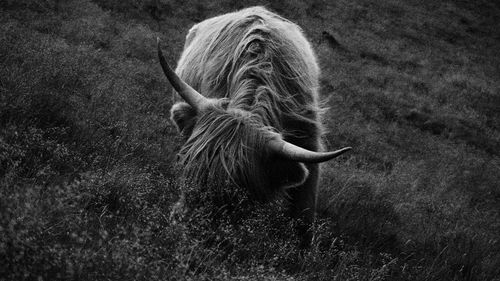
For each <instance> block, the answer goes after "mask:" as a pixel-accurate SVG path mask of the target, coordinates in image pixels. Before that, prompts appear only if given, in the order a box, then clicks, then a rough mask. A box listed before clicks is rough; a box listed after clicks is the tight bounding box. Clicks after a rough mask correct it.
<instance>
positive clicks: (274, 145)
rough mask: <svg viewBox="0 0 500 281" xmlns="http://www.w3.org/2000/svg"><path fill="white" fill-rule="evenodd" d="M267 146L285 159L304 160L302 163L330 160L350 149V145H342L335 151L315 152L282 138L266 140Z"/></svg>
mask: <svg viewBox="0 0 500 281" xmlns="http://www.w3.org/2000/svg"><path fill="white" fill-rule="evenodd" d="M267 145H268V148H269V149H270V150H271V151H273V152H275V153H276V154H278V155H280V156H282V157H283V158H285V159H288V160H292V161H297V162H304V163H320V162H325V161H328V160H331V159H333V158H335V157H338V156H340V155H341V154H343V153H344V152H347V151H349V150H351V149H352V147H344V148H342V149H339V150H336V151H329V152H316V151H311V150H307V149H304V148H302V147H299V146H296V145H294V144H291V143H289V142H286V141H284V140H281V139H280V140H271V141H269V142H268V144H267Z"/></svg>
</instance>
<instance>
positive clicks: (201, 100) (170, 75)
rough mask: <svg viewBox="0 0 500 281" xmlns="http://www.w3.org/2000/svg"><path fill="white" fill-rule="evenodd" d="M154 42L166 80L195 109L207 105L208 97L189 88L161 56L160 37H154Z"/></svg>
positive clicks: (200, 109)
mask: <svg viewBox="0 0 500 281" xmlns="http://www.w3.org/2000/svg"><path fill="white" fill-rule="evenodd" d="M156 42H157V45H158V58H159V59H160V65H161V68H162V69H163V73H165V76H167V79H168V81H170V84H172V87H174V89H175V90H176V91H177V92H178V93H179V95H180V96H181V97H182V98H183V99H184V100H185V101H186V102H187V103H188V104H189V105H191V106H192V107H193V108H194V109H196V111H202V110H203V108H205V107H206V106H207V105H208V103H209V102H208V99H207V98H206V97H204V96H203V95H202V94H200V93H198V92H197V91H196V90H195V89H193V88H191V86H189V85H188V84H187V83H186V82H184V81H183V80H182V79H181V78H180V77H179V76H177V74H176V73H175V72H174V71H173V70H172V68H171V67H170V65H168V63H167V60H166V59H165V57H164V56H163V53H162V51H161V47H160V37H156Z"/></svg>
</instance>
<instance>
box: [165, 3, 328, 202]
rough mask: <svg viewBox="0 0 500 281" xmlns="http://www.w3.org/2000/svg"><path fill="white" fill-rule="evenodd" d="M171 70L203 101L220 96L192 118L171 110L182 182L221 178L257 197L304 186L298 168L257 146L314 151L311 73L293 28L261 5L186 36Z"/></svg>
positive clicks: (312, 61)
mask: <svg viewBox="0 0 500 281" xmlns="http://www.w3.org/2000/svg"><path fill="white" fill-rule="evenodd" d="M176 72H177V73H178V74H179V76H180V77H181V78H182V79H183V80H185V81H186V82H187V83H188V84H190V85H191V86H192V87H193V88H195V89H196V90H198V91H199V92H200V93H202V94H204V95H205V96H208V97H210V98H217V99H221V98H223V100H221V102H219V104H216V105H214V106H213V107H212V108H210V109H208V110H207V112H202V113H200V114H199V116H194V115H193V114H192V112H193V111H192V110H191V111H190V109H189V108H187V107H189V106H188V105H187V104H184V103H178V104H177V105H176V106H174V108H173V109H172V119H173V120H174V121H175V122H176V123H177V124H178V127H179V130H181V131H182V132H183V134H185V135H186V136H187V137H188V139H187V141H186V143H185V144H184V146H183V148H182V149H181V151H180V156H181V164H182V165H183V167H184V171H185V176H186V177H188V178H190V179H194V180H195V181H198V182H200V183H205V182H207V181H209V182H213V181H219V180H221V179H222V180H223V179H229V180H231V181H232V182H233V183H235V184H237V185H240V186H243V187H245V188H247V190H249V192H250V193H251V194H252V195H253V196H254V197H256V198H259V199H269V198H273V197H274V195H276V193H280V191H282V190H283V189H286V188H290V187H294V186H300V185H302V184H304V182H305V181H306V179H307V178H308V169H306V166H305V165H304V164H302V163H295V162H290V161H284V160H281V159H279V158H276V157H275V156H274V155H272V154H270V153H269V151H267V150H266V145H265V144H266V143H267V142H268V141H269V139H271V138H283V139H285V140H287V141H290V142H292V143H295V144H297V145H300V146H302V147H305V148H307V149H311V150H318V149H319V148H320V141H319V139H320V135H321V131H322V127H321V122H320V117H319V115H320V113H321V108H320V107H319V105H318V100H317V99H318V94H317V86H318V85H317V83H318V75H319V69H318V66H317V63H316V58H315V56H314V54H313V52H312V49H311V47H310V45H309V43H308V42H307V40H306V39H305V37H304V36H303V35H302V32H301V30H300V28H299V27H298V26H297V25H295V24H293V23H291V22H289V21H288V20H286V19H284V18H282V17H280V16H278V15H276V14H273V13H271V12H269V11H267V10H266V9H264V8H261V7H254V8H249V9H245V10H242V11H239V12H236V13H232V14H226V15H222V16H219V17H215V18H212V19H208V20H206V21H203V22H201V23H199V24H197V25H195V26H194V27H193V28H192V29H191V30H190V32H189V34H188V36H187V38H186V45H185V48H184V52H183V55H182V57H181V59H180V61H179V63H178V67H177V70H176ZM189 112H191V114H188V113H189ZM185 124H190V125H189V126H186V125H185ZM311 167H312V168H314V169H317V168H318V166H317V164H314V165H308V168H309V169H310V168H311ZM315 174H316V175H317V172H316V173H315ZM312 182H316V181H312ZM304 188H312V189H314V190H315V188H316V187H315V186H314V187H304Z"/></svg>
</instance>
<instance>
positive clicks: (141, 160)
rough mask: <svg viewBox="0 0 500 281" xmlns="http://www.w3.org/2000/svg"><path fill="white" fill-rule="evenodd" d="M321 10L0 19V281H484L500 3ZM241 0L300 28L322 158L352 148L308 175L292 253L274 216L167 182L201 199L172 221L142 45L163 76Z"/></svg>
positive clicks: (108, 4) (340, 4)
mask: <svg viewBox="0 0 500 281" xmlns="http://www.w3.org/2000/svg"><path fill="white" fill-rule="evenodd" d="M330 2H331V1H312V2H308V3H302V2H299V1H291V0H290V1H285V3H277V2H276V3H275V2H271V1H269V2H267V1H263V2H259V1H250V3H245V5H243V4H238V3H232V2H231V1H218V2H216V3H205V2H204V1H196V0H193V1H184V2H182V3H181V2H180V1H165V0H156V1H154V0H149V1H148V0H142V1H117V0H116V1H101V0H96V1H28V0H22V1H10V0H8V1H6V2H3V3H2V4H0V8H1V17H0V30H1V32H0V176H1V182H0V264H2V266H1V267H0V279H1V278H5V279H7V280H21V279H37V278H38V279H40V278H42V279H64V280H67V279H83V280H88V279H126V280H127V279H148V280H157V279H159V280H165V279H167V280H179V279H188V280H189V279H191V280H204V279H206V280H213V279H216V280H233V279H234V280H255V279H262V280H332V279H334V278H338V279H339V280H342V279H346V280H368V279H369V280H401V279H408V280H491V279H495V278H498V276H500V245H499V243H500V241H499V240H498V233H500V214H499V212H500V208H499V206H500V188H499V183H500V161H499V157H500V156H499V151H500V36H499V35H498V34H499V33H498V30H499V28H500V6H499V5H498V4H495V3H494V1H491V2H490V1H474V2H472V1H470V2H468V1H444V2H435V1H410V0H407V1H383V3H380V1H361V0H359V1H335V2H332V3H330ZM256 4H260V5H265V6H267V7H269V8H270V9H272V10H274V11H276V12H278V13H280V14H282V15H283V16H285V17H286V18H289V19H291V20H293V21H295V22H297V23H298V24H299V25H300V26H302V27H303V29H304V31H305V33H306V34H307V35H308V37H309V39H310V40H311V41H312V42H313V45H314V47H315V49H316V50H317V53H318V57H319V59H320V63H321V66H322V70H323V77H322V95H323V97H324V98H325V103H326V105H327V106H328V107H329V111H328V112H326V113H325V115H324V121H325V125H326V127H327V133H326V135H325V143H326V144H327V146H328V147H331V148H335V147H340V146H344V145H351V146H353V147H354V148H355V150H354V151H353V153H351V154H350V155H348V156H346V157H343V158H342V159H339V160H338V161H336V162H331V163H328V164H327V165H325V166H324V176H323V183H322V186H321V193H320V208H319V215H320V220H319V222H318V226H317V229H316V237H315V242H314V246H313V247H312V249H311V250H310V251H308V252H306V253H300V251H299V250H298V249H297V248H296V246H295V245H296V241H295V240H296V237H294V236H293V235H291V234H290V231H289V230H290V229H291V227H292V226H291V225H290V222H289V221H288V220H287V219H286V218H284V217H283V216H282V215H281V214H283V211H282V210H281V208H282V207H281V206H279V205H272V206H260V205H254V204H247V203H245V204H243V203H241V202H240V201H237V202H239V203H238V204H236V203H235V206H233V212H231V213H222V214H221V213H218V212H217V211H215V210H216V208H215V207H214V206H212V205H211V203H210V202H212V201H211V198H206V197H204V196H207V195H203V194H199V191H198V190H196V189H191V188H190V187H182V188H183V189H186V190H188V193H187V194H188V195H189V196H191V197H189V198H190V200H192V203H193V202H208V203H206V204H204V206H203V207H201V208H200V209H199V210H194V211H193V212H191V213H189V214H187V215H186V217H184V218H181V219H179V220H173V219H172V218H169V217H168V214H169V213H170V210H171V208H172V206H173V204H174V202H176V201H177V199H178V195H179V191H180V189H181V187H180V186H179V185H178V184H177V183H176V182H175V179H176V176H175V175H176V174H178V173H177V171H176V167H174V166H173V165H172V163H173V162H174V159H175V157H174V156H175V153H176V151H178V148H179V143H180V142H181V140H180V138H178V137H177V136H176V133H175V129H174V127H173V125H172V124H170V122H169V121H168V117H169V116H168V115H169V108H170V106H171V102H170V101H171V99H170V94H169V93H170V89H169V88H168V85H167V83H166V81H165V79H164V77H163V74H162V73H161V71H160V68H159V66H158V63H157V60H156V54H155V37H156V36H161V37H162V38H164V40H163V41H164V49H165V50H170V54H168V56H169V58H170V60H171V62H173V61H175V59H176V58H177V57H178V56H179V54H180V52H181V49H182V45H183V40H184V36H185V34H186V32H187V30H188V29H189V28H190V26H191V25H192V24H193V23H195V22H198V21H201V20H203V19H205V18H208V17H211V16H214V15H217V14H220V13H224V12H228V11H232V10H236V9H239V8H242V7H244V6H249V5H256ZM235 194H241V192H240V193H238V192H237V191H236V192H235ZM235 194H233V195H234V196H236V195H235ZM243 201H244V200H243ZM243 201H242V202H243ZM240 203H241V204H240Z"/></svg>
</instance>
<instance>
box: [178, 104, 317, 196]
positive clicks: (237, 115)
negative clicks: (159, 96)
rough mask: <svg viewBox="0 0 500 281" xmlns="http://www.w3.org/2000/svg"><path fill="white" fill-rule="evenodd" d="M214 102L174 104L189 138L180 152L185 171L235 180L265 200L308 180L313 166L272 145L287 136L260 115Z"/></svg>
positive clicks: (212, 179) (211, 179) (208, 179)
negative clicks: (203, 105) (200, 108)
mask: <svg viewBox="0 0 500 281" xmlns="http://www.w3.org/2000/svg"><path fill="white" fill-rule="evenodd" d="M227 104H228V103H227V102H226V101H224V100H219V101H216V102H212V104H211V105H210V106H208V107H206V108H205V109H204V110H203V111H198V112H197V111H195V110H194V109H193V107H191V106H190V105H188V104H186V103H177V104H175V105H174V106H173V107H172V110H171V119H172V121H174V123H175V124H176V126H177V128H178V130H179V132H180V133H181V134H182V135H183V136H184V137H185V143H184V145H183V146H182V148H181V150H180V152H179V163H180V165H181V166H182V169H183V172H184V176H185V177H186V178H187V179H190V180H193V181H195V182H196V183H201V184H205V183H215V184H222V183H226V182H229V183H233V184H236V185H238V186H241V187H243V188H245V189H246V190H248V191H249V192H250V195H251V196H253V197H254V198H257V199H260V200H267V199H270V198H272V197H273V195H275V194H279V192H277V191H280V190H283V189H286V188H290V187H294V186H298V185H300V184H302V183H303V182H304V181H305V180H306V178H307V176H308V170H307V168H306V167H305V165H304V164H303V163H301V162H298V161H293V160H288V159H285V158H284V157H282V156H281V155H279V154H278V153H276V152H274V151H273V150H272V149H270V148H269V146H268V145H267V144H268V143H269V142H272V141H273V140H281V136H280V135H279V134H278V133H277V132H274V131H273V130H272V129H271V128H269V127H266V126H264V124H263V122H262V120H261V118H260V116H258V115H256V114H252V113H250V112H248V111H245V110H241V109H237V108H231V107H228V106H227Z"/></svg>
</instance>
